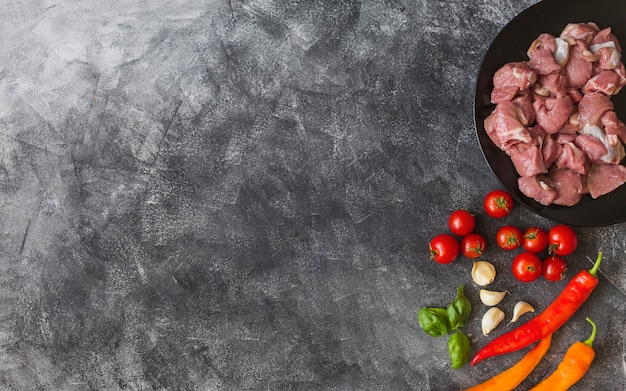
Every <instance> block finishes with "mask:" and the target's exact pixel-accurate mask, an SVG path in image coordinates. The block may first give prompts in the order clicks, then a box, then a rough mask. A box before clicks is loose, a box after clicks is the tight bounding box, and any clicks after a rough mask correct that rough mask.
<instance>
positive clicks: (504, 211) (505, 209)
mask: <svg viewBox="0 0 626 391" xmlns="http://www.w3.org/2000/svg"><path fill="white" fill-rule="evenodd" d="M513 205H514V202H513V197H511V195H510V194H509V193H507V192H506V191H504V190H493V191H491V192H489V193H488V194H487V196H485V200H484V202H483V206H484V208H485V212H487V214H488V215H489V216H491V217H494V218H496V219H501V218H503V217H504V216H506V215H508V214H509V213H511V210H512V209H513Z"/></svg>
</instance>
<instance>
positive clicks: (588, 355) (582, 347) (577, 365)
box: [531, 318, 596, 391]
mask: <svg viewBox="0 0 626 391" xmlns="http://www.w3.org/2000/svg"><path fill="white" fill-rule="evenodd" d="M587 322H589V323H591V327H592V330H591V336H589V338H588V339H587V340H586V341H584V342H581V341H578V342H576V343H574V344H573V345H572V346H570V348H569V349H567V352H566V353H565V356H563V361H561V363H560V364H559V366H558V367H557V368H556V370H555V371H554V372H552V374H551V375H550V376H548V377H547V378H545V379H543V380H542V381H541V383H539V384H537V385H536V386H534V387H533V388H531V391H542V390H549V391H559V390H567V389H568V388H570V387H571V386H572V385H574V384H575V383H576V382H578V381H579V380H580V379H582V378H583V376H585V373H587V371H588V370H589V367H590V366H591V362H592V361H593V359H594V357H595V356H596V353H595V352H594V350H593V348H592V347H591V344H592V343H593V340H594V339H595V338H596V324H595V323H593V321H592V320H591V319H589V318H587Z"/></svg>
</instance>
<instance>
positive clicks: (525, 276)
mask: <svg viewBox="0 0 626 391" xmlns="http://www.w3.org/2000/svg"><path fill="white" fill-rule="evenodd" d="M511 270H512V271H513V275H514V276H515V278H517V279H518V280H520V281H522V282H531V281H534V280H536V279H537V278H539V276H541V272H542V263H541V259H539V257H538V256H537V255H535V254H533V253H529V252H523V253H521V254H519V255H518V256H516V257H515V258H514V259H513V263H512V264H511Z"/></svg>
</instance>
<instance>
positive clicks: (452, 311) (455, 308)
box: [447, 285, 472, 330]
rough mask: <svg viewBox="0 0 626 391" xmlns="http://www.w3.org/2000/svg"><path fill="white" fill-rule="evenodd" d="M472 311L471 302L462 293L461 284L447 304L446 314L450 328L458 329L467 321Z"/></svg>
mask: <svg viewBox="0 0 626 391" xmlns="http://www.w3.org/2000/svg"><path fill="white" fill-rule="evenodd" d="M471 313H472V303H471V302H470V301H469V299H468V298H467V297H465V294H464V293H463V285H460V286H459V289H458V290H457V292H456V297H455V298H454V300H453V301H452V303H450V304H448V308H447V316H448V322H449V323H450V328H451V330H456V329H460V328H461V327H463V326H464V325H465V323H467V321H468V320H469V318H470V315H471Z"/></svg>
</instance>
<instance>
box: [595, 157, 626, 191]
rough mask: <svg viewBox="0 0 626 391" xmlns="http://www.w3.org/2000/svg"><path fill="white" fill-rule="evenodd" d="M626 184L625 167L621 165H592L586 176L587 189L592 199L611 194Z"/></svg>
mask: <svg viewBox="0 0 626 391" xmlns="http://www.w3.org/2000/svg"><path fill="white" fill-rule="evenodd" d="M624 183H626V167H625V166H622V165H621V164H594V165H593V166H592V167H591V170H590V171H589V175H588V176H587V188H588V189H589V194H590V195H591V197H592V198H598V197H600V196H603V195H605V194H607V193H610V192H612V191H613V190H615V189H617V188H618V187H620V186H621V185H623V184H624Z"/></svg>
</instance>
